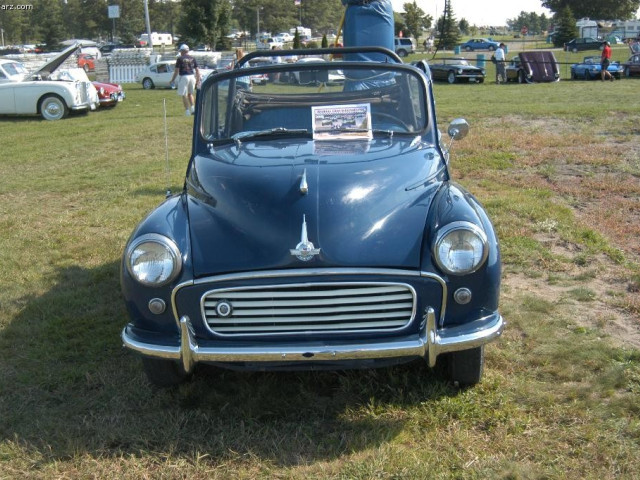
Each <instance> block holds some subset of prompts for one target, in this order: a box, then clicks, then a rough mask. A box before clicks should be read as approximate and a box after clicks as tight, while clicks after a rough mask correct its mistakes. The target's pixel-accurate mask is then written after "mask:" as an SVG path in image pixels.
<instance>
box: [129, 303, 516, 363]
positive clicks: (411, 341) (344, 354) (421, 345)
mask: <svg viewBox="0 0 640 480" xmlns="http://www.w3.org/2000/svg"><path fill="white" fill-rule="evenodd" d="M425 317H426V318H425V321H424V322H423V323H422V326H421V330H420V332H419V334H418V335H415V336H413V337H408V338H406V337H405V338H400V339H390V340H389V341H387V342H361V343H356V344H344V345H343V344H340V345H331V344H326V343H324V344H321V343H316V344H312V345H303V346H291V345H287V346H260V347H242V348H237V347H226V346H225V347H200V346H198V344H197V342H196V339H195V337H194V336H193V330H192V327H191V321H190V320H189V318H188V317H186V316H185V317H182V318H181V319H180V325H181V333H182V338H181V341H180V346H179V347H178V346H176V347H170V346H163V345H155V344H148V343H143V342H138V341H136V340H133V339H132V338H131V337H130V336H129V334H128V331H127V330H128V327H125V329H124V330H123V331H122V341H123V343H124V346H125V347H127V348H130V349H132V350H135V351H137V352H139V353H141V354H143V355H148V356H151V357H156V358H161V359H167V360H179V361H181V364H182V366H183V368H184V370H185V372H187V373H189V372H191V371H192V369H193V367H194V366H195V364H196V363H197V362H314V361H342V360H364V359H376V358H398V357H399V358H401V357H422V358H425V360H427V362H428V364H429V366H430V367H433V366H435V364H436V360H437V357H438V355H440V354H442V353H447V352H454V351H459V350H467V349H470V348H475V347H478V346H481V345H484V344H486V343H489V342H491V341H493V340H495V339H497V338H498V337H500V335H502V331H503V329H504V325H505V323H504V320H503V319H502V317H501V316H500V315H499V314H498V313H495V314H494V315H491V316H489V317H486V318H481V319H478V320H475V321H473V322H471V323H469V324H466V325H461V326H458V327H453V328H447V329H442V330H440V331H438V330H437V329H436V327H435V324H436V319H435V312H434V310H433V308H428V309H427V310H426V311H425Z"/></svg>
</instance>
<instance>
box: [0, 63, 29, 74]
mask: <svg viewBox="0 0 640 480" xmlns="http://www.w3.org/2000/svg"><path fill="white" fill-rule="evenodd" d="M2 68H4V71H5V72H7V75H8V76H9V77H18V76H24V75H26V74H27V69H26V68H25V67H24V65H22V64H21V63H18V62H11V63H5V64H3V65H2Z"/></svg>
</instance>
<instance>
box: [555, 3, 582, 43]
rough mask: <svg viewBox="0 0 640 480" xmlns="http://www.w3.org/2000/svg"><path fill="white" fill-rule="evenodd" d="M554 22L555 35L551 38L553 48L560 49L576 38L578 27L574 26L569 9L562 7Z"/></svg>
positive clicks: (573, 19) (574, 22) (574, 20)
mask: <svg viewBox="0 0 640 480" xmlns="http://www.w3.org/2000/svg"><path fill="white" fill-rule="evenodd" d="M556 21H557V24H556V34H555V35H554V37H553V44H554V46H556V47H561V46H563V45H564V44H565V43H566V42H568V41H569V40H571V39H573V38H576V37H577V36H578V27H577V26H576V19H575V17H574V16H573V14H572V13H571V8H569V7H568V6H566V7H564V8H563V9H562V10H561V11H560V13H558V14H557V15H556Z"/></svg>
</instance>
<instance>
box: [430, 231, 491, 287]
mask: <svg viewBox="0 0 640 480" xmlns="http://www.w3.org/2000/svg"><path fill="white" fill-rule="evenodd" d="M454 233H463V234H467V235H470V237H469V238H470V239H474V238H475V239H476V240H477V241H479V242H480V244H481V247H482V252H481V254H480V256H479V257H478V259H477V260H476V261H475V262H474V264H473V265H472V266H471V267H468V268H456V267H455V265H452V263H451V262H450V261H446V259H445V258H443V255H442V252H441V247H442V246H443V243H444V241H445V240H446V239H447V238H448V236H449V235H452V234H454ZM432 254H433V258H434V259H435V262H436V265H437V266H438V268H439V269H440V270H442V271H443V272H445V273H447V274H449V275H468V274H470V273H474V272H476V271H477V270H478V269H479V268H480V267H482V265H484V263H485V261H486V260H487V257H488V255H489V245H488V240H487V235H486V233H485V232H484V230H483V229H482V228H480V227H479V226H478V225H475V224H473V223H471V222H466V221H459V222H452V223H449V224H447V225H445V226H443V227H442V228H440V230H439V231H438V233H437V235H436V239H435V242H434V243H433V249H432Z"/></svg>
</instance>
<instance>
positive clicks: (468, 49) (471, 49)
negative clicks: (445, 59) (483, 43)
mask: <svg viewBox="0 0 640 480" xmlns="http://www.w3.org/2000/svg"><path fill="white" fill-rule="evenodd" d="M464 49H465V51H467V52H472V51H473V48H471V47H464Z"/></svg>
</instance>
